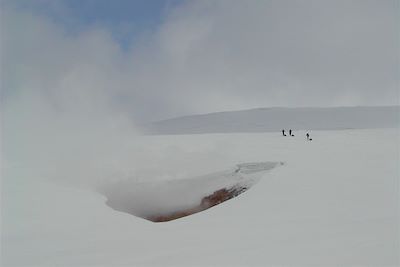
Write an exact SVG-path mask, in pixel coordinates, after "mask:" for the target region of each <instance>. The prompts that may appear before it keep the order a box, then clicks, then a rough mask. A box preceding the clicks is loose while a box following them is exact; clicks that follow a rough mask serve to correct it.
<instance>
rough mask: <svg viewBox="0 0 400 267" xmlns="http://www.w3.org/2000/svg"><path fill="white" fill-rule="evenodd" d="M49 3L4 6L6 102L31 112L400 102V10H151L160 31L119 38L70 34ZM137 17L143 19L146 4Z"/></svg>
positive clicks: (91, 31)
mask: <svg viewBox="0 0 400 267" xmlns="http://www.w3.org/2000/svg"><path fill="white" fill-rule="evenodd" d="M17 2H18V1H17ZM50 2H51V1H50ZM50 2H48V1H33V2H32V3H33V4H32V5H29V6H24V7H23V8H21V6H18V5H15V4H12V1H5V4H3V5H2V16H1V22H2V23H1V67H2V70H1V72H2V77H1V78H2V79H1V80H2V84H1V87H2V95H3V97H4V101H6V102H7V103H8V105H13V106H14V107H15V105H19V106H20V107H21V108H22V107H23V108H27V107H28V108H27V110H28V111H27V112H32V111H34V110H37V109H38V108H39V107H41V108H42V109H43V112H50V111H51V112H60V113H62V112H67V111H73V114H75V115H76V116H81V114H82V113H85V114H87V113H90V114H107V113H110V112H113V113H114V112H122V113H124V114H127V115H128V116H129V117H132V118H133V119H134V120H136V121H139V122H143V121H148V120H157V119H164V118H168V117H173V116H179V115H187V114H193V113H205V112H214V111H223V110H236V109H247V108H255V107H269V106H342V105H346V106H348V105H350V106H351V105H398V104H399V90H400V89H399V84H400V78H399V77H400V75H399V73H400V71H399V70H400V67H399V64H400V63H399V62H400V52H399V47H400V46H399V45H400V44H399V41H400V38H399V33H400V12H399V11H400V8H399V6H400V2H399V1H390V0H376V1H371V0H359V1H354V0H353V1H349V0H345V1H344V0H343V1H342V0H335V1H324V0H318V1H317V0H307V1H296V0H292V1H285V0H284V1H282V0H279V1H278V0H268V1H267V0H265V1H239V0H237V1H235V0H219V1H187V2H185V1H182V2H179V1H176V2H174V5H172V7H171V6H170V5H168V9H163V12H161V11H160V7H157V8H156V9H154V12H155V13H156V15H154V14H152V13H151V9H149V7H146V11H145V12H146V14H148V15H146V16H152V17H151V18H152V20H154V21H155V22H154V23H144V22H142V23H141V24H139V25H140V27H142V28H141V29H139V30H138V29H137V28H135V30H134V31H132V30H129V29H125V31H121V32H119V33H118V37H116V35H115V34H114V31H116V28H115V27H107V26H105V24H104V23H103V24H102V23H101V20H102V18H104V19H107V15H104V16H99V17H98V18H97V17H96V16H93V17H94V18H95V19H92V20H97V21H96V22H97V23H91V24H87V25H84V24H85V23H86V22H85V21H83V22H79V23H77V24H76V25H75V24H74V25H75V31H71V30H70V29H69V28H68V27H70V25H69V26H68V27H67V26H66V24H65V23H62V22H60V21H58V20H57V19H55V18H54V16H51V14H50V13H49V12H47V13H46V12H38V8H37V7H38V6H39V7H40V5H42V6H43V3H45V4H46V3H50ZM56 2H57V4H58V5H57V8H59V9H63V8H65V5H63V2H64V1H56ZM166 2H167V1H166ZM35 3H38V6H36V8H35ZM39 3H40V5H39ZM91 3H92V7H91V9H90V10H91V12H94V14H96V12H97V11H96V1H94V2H91ZM93 3H94V4H93ZM160 3H162V2H160ZM118 4H119V1H112V5H118ZM78 7H79V5H78ZM132 8H134V9H135V12H133V11H132V14H138V11H137V9H139V10H140V8H141V6H140V5H138V6H135V7H132ZM103 11H104V10H103ZM139 13H140V12H139ZM59 14H69V15H71V14H72V16H73V14H74V13H73V12H72V13H71V12H70V13H68V12H66V13H63V12H60V13H59ZM125 15H126V14H125ZM81 16H82V14H81ZM113 16H114V17H115V16H116V14H115V12H114V14H113ZM126 17H129V16H126ZM154 17H157V18H154ZM140 19H141V21H142V20H143V21H146V20H145V19H144V18H140ZM134 20H135V16H132V24H130V23H129V21H128V23H126V24H124V27H125V28H126V27H128V28H129V27H130V26H129V25H133V24H134V22H135V21H134ZM135 25H137V24H135ZM135 27H137V26H135ZM121 34H126V35H129V34H135V36H134V38H133V37H132V36H125V37H122V39H121ZM121 40H123V41H121ZM127 40H129V41H127ZM43 106H48V108H46V109H44V108H43Z"/></svg>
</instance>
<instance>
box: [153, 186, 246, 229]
mask: <svg viewBox="0 0 400 267" xmlns="http://www.w3.org/2000/svg"><path fill="white" fill-rule="evenodd" d="M246 190H247V188H246V187H234V188H231V189H226V188H223V189H220V190H217V191H215V192H214V193H212V194H211V195H208V196H206V197H204V198H203V199H202V200H201V203H200V204H199V205H198V206H196V207H193V208H190V209H186V210H182V211H177V212H173V213H170V214H165V215H158V216H151V217H147V218H146V219H148V220H150V221H153V222H167V221H172V220H176V219H179V218H182V217H185V216H189V215H192V214H194V213H197V212H200V211H203V210H206V209H208V208H211V207H213V206H216V205H218V204H221V203H222V202H224V201H227V200H229V199H231V198H234V197H236V196H238V195H240V194H241V193H243V192H244V191H246Z"/></svg>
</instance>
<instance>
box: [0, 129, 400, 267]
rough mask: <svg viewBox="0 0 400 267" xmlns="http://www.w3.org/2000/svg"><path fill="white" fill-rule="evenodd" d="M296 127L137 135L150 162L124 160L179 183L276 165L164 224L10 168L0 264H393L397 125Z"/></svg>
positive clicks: (138, 176)
mask: <svg viewBox="0 0 400 267" xmlns="http://www.w3.org/2000/svg"><path fill="white" fill-rule="evenodd" d="M296 133H298V134H297V135H296V137H282V136H280V134H279V133H252V134H249V133H246V134H205V135H169V136H143V137H141V139H140V140H138V142H140V143H141V144H143V145H144V146H145V147H147V148H148V150H150V151H153V152H154V156H156V155H158V157H155V158H156V160H154V161H152V158H146V159H145V160H143V161H142V162H138V161H133V162H132V164H135V165H143V166H144V165H146V166H144V167H148V168H149V169H151V170H153V174H154V176H155V180H158V181H161V180H163V179H164V180H165V181H166V180H170V179H171V177H173V176H174V175H173V174H174V172H173V169H169V170H170V173H166V172H168V169H166V168H163V167H162V166H164V165H163V164H165V166H173V167H174V168H175V170H177V171H178V172H177V173H176V175H178V176H179V179H184V177H185V176H186V175H185V173H187V172H188V173H190V175H188V176H187V177H193V176H198V177H202V175H205V174H207V173H212V172H213V171H214V172H215V171H219V170H225V169H229V168H230V167H232V166H234V165H235V164H237V163H242V162H260V161H270V162H285V164H284V165H283V166H281V167H279V168H275V169H273V170H271V171H270V172H267V173H265V174H264V175H263V177H262V178H261V180H260V181H259V182H258V183H256V184H254V185H253V187H252V188H251V189H250V190H248V191H247V192H246V193H243V194H241V195H239V196H238V197H236V198H233V199H231V200H229V201H226V202H224V203H222V204H220V205H218V206H215V207H213V208H210V209H208V210H205V211H203V212H199V213H196V214H194V215H191V216H188V217H184V218H181V219H178V220H174V221H170V222H166V223H153V222H150V221H147V220H144V219H142V218H139V217H136V216H132V215H130V214H127V213H124V212H118V211H115V210H113V209H111V208H110V207H108V206H107V205H106V204H105V201H106V198H105V197H104V196H102V195H101V194H99V193H97V191H96V189H95V188H92V190H90V188H89V189H88V188H79V187H75V186H73V185H71V186H66V185H63V184H60V183H58V182H57V181H56V180H52V179H42V177H34V176H32V175H33V173H35V170H33V169H31V168H27V167H24V166H18V165H14V164H11V163H10V164H9V165H8V167H7V168H6V169H5V170H4V172H3V174H4V177H3V181H2V216H1V220H2V235H1V244H2V257H1V262H2V266H21V265H23V266H44V265H45V266H118V265H125V266H149V265H152V266H222V265H224V266H254V265H257V266H268V265H274V266H276V265H302V266H305V265H312V264H317V265H329V266H332V265H341V266H343V265H348V266H350V265H351V266H354V265H373V266H382V265H398V264H400V259H399V253H398V252H399V249H400V247H399V234H400V232H399V225H400V222H399V210H400V209H399V208H400V207H399V203H400V202H399V176H400V175H399V174H400V169H399V168H400V167H399V160H400V159H399V141H400V140H399V129H372V130H344V131H314V132H312V137H313V141H312V142H307V141H305V138H304V132H296ZM127 146H128V147H127V149H130V146H129V144H128V145H127ZM139 152H141V151H139ZM178 154H179V155H182V156H183V158H182V159H180V160H178V161H177V162H175V159H176V155H178ZM159 155H164V156H163V157H160V156H159ZM157 164H158V165H157ZM157 166H159V167H157ZM181 174H182V176H181ZM196 174H197V175H196ZM141 178H143V176H142V175H141V173H140V172H138V173H136V174H135V175H133V176H132V177H130V179H132V180H134V181H138V180H140V179H141ZM187 190H192V188H191V187H190V186H188V188H187ZM193 190H196V188H193ZM178 197H179V196H178ZM149 201H150V200H149Z"/></svg>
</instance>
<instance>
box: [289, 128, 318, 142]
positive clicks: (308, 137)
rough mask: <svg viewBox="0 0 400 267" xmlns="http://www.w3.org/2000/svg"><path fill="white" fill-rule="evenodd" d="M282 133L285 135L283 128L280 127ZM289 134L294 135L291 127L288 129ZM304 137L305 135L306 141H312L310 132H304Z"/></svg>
mask: <svg viewBox="0 0 400 267" xmlns="http://www.w3.org/2000/svg"><path fill="white" fill-rule="evenodd" d="M282 135H283V136H287V135H286V133H285V129H282ZM289 135H290V136H294V134H293V132H292V129H289ZM306 137H307V141H312V138H310V134H309V133H306Z"/></svg>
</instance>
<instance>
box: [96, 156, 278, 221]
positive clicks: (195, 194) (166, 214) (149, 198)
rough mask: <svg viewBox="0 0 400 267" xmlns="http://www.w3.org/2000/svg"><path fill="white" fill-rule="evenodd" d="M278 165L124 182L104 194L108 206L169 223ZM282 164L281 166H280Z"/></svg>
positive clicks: (245, 186)
mask: <svg viewBox="0 0 400 267" xmlns="http://www.w3.org/2000/svg"><path fill="white" fill-rule="evenodd" d="M278 164H279V163H276V162H258V163H243V164H238V165H237V166H236V168H235V169H233V170H227V171H221V172H215V173H211V174H208V175H204V176H200V177H196V178H191V179H182V180H168V181H158V182H148V183H137V182H134V181H121V182H118V183H115V184H112V185H109V186H107V187H105V188H103V189H102V190H101V193H102V194H103V195H105V196H106V197H107V201H106V204H107V205H108V206H109V207H111V208H113V209H115V210H118V211H121V212H125V213H129V214H132V215H135V216H138V217H141V218H144V219H147V220H150V221H153V222H166V221H171V220H175V219H178V218H181V217H185V216H188V215H192V214H194V213H197V212H201V211H203V210H206V209H208V208H211V207H213V206H216V205H218V204H220V203H222V202H224V201H227V200H229V199H232V198H234V197H236V196H238V195H240V194H241V193H243V192H245V191H246V190H248V189H249V188H250V187H251V186H253V185H254V184H255V183H257V182H258V181H259V179H260V178H261V176H262V174H263V173H264V172H265V171H268V170H270V169H272V168H274V167H275V166H277V165H278ZM281 164H282V163H281Z"/></svg>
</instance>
